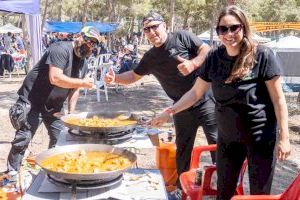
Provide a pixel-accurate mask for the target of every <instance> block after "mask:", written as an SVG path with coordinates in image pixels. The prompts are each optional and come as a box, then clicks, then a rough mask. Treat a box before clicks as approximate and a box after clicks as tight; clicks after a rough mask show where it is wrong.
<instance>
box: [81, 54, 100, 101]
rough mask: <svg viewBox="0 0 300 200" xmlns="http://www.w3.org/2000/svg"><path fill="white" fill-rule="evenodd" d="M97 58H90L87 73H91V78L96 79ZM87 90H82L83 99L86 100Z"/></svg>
mask: <svg viewBox="0 0 300 200" xmlns="http://www.w3.org/2000/svg"><path fill="white" fill-rule="evenodd" d="M98 62H99V57H90V58H89V59H88V61H87V63H88V73H92V76H94V77H96V75H95V74H96V73H97V67H98ZM87 91H88V89H84V98H86V94H87Z"/></svg>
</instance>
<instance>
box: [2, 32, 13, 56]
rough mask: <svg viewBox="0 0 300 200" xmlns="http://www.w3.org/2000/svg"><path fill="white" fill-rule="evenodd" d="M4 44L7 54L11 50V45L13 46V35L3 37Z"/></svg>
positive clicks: (9, 33) (8, 34)
mask: <svg viewBox="0 0 300 200" xmlns="http://www.w3.org/2000/svg"><path fill="white" fill-rule="evenodd" d="M3 44H4V48H5V50H6V51H7V52H9V51H10V50H11V44H12V33H11V32H8V33H7V34H6V35H4V37H3Z"/></svg>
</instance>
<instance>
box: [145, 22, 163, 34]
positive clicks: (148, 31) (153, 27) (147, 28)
mask: <svg viewBox="0 0 300 200" xmlns="http://www.w3.org/2000/svg"><path fill="white" fill-rule="evenodd" d="M159 25H161V23H159V24H155V25H153V26H148V27H145V28H143V29H144V32H145V33H150V29H152V30H153V31H156V30H157V28H158V27H159Z"/></svg>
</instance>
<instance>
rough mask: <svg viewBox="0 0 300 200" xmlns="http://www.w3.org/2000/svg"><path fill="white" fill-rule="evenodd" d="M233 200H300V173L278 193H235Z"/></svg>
mask: <svg viewBox="0 0 300 200" xmlns="http://www.w3.org/2000/svg"><path fill="white" fill-rule="evenodd" d="M231 200H300V174H299V175H298V176H297V177H296V179H295V180H294V181H293V182H292V183H291V184H290V185H289V187H288V188H287V189H286V190H285V191H284V192H283V193H281V194H278V195H235V196H234V197H232V199H231Z"/></svg>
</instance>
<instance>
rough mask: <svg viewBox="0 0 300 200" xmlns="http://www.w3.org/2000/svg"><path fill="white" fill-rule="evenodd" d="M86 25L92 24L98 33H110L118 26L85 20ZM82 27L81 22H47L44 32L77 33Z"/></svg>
mask: <svg viewBox="0 0 300 200" xmlns="http://www.w3.org/2000/svg"><path fill="white" fill-rule="evenodd" d="M85 25H86V26H94V27H95V28H97V30H98V31H99V32H100V33H110V32H113V31H115V30H116V29H117V28H118V25H117V24H112V23H100V22H87V23H86V24H85ZM81 28H82V22H53V21H52V22H47V23H46V24H45V28H44V32H65V33H78V32H80V30H81Z"/></svg>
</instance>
